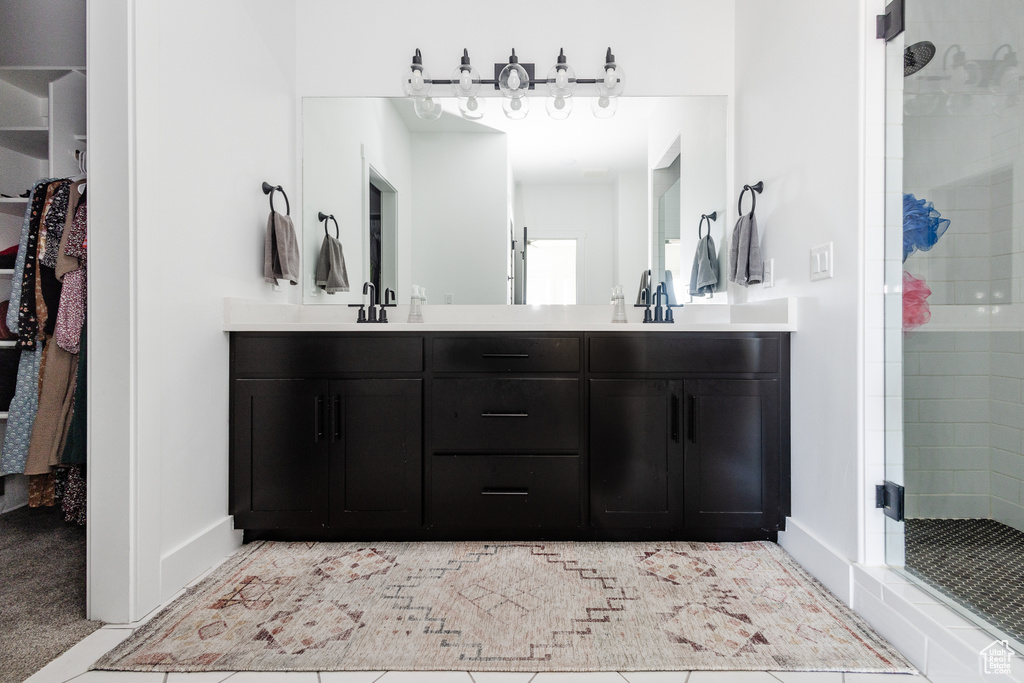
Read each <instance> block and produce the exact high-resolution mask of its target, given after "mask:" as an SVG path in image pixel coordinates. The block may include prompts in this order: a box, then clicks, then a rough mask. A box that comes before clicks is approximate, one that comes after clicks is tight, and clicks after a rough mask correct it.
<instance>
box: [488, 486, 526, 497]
mask: <svg viewBox="0 0 1024 683" xmlns="http://www.w3.org/2000/svg"><path fill="white" fill-rule="evenodd" d="M480 495H481V496H528V495H530V489H527V488H521V489H509V488H485V489H483V490H482V491H480Z"/></svg>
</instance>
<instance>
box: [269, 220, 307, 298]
mask: <svg viewBox="0 0 1024 683" xmlns="http://www.w3.org/2000/svg"><path fill="white" fill-rule="evenodd" d="M263 279H264V280H266V281H267V282H272V283H273V284H275V285H276V284H277V281H278V280H288V281H289V282H291V283H292V284H293V285H297V284H299V242H298V240H297V239H296V238H295V226H294V225H292V219H291V218H289V217H288V216H282V215H281V214H279V213H278V212H276V211H271V212H270V216H268V217H267V238H266V241H265V242H264V245H263Z"/></svg>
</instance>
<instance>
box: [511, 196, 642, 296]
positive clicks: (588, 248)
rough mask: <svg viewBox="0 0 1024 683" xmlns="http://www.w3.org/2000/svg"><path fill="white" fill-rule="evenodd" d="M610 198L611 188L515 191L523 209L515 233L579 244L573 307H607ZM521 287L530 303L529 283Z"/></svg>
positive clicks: (610, 224)
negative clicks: (518, 230) (519, 229)
mask: <svg viewBox="0 0 1024 683" xmlns="http://www.w3.org/2000/svg"><path fill="white" fill-rule="evenodd" d="M615 194H616V187H615V185H535V184H530V183H518V184H517V185H516V199H517V201H518V202H520V206H521V207H522V211H521V213H519V214H517V217H516V219H517V221H518V224H519V227H521V226H523V225H526V226H528V227H529V236H530V239H531V240H534V239H543V238H548V239H575V240H577V241H578V242H577V254H580V252H582V257H583V258H582V260H583V262H582V263H580V262H579V256H577V263H576V276H577V277H576V280H577V285H576V303H579V304H605V303H608V302H609V301H610V300H611V291H612V285H614V284H618V283H616V282H614V281H613V280H612V274H613V271H612V229H613V224H614V222H615V211H614V203H615ZM641 196H642V195H641ZM579 241H582V244H580V243H579ZM581 247H582V248H581ZM526 287H527V302H528V303H529V287H530V285H529V282H527V285H526Z"/></svg>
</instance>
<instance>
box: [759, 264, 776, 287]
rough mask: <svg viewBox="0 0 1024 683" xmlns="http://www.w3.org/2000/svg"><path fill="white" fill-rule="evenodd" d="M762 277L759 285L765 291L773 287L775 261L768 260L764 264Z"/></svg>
mask: <svg viewBox="0 0 1024 683" xmlns="http://www.w3.org/2000/svg"><path fill="white" fill-rule="evenodd" d="M763 273H764V274H763V276H762V277H761V283H762V284H763V285H764V287H765V289H767V288H768V287H774V286H775V259H773V258H770V259H768V260H766V261H765V262H764V269H763Z"/></svg>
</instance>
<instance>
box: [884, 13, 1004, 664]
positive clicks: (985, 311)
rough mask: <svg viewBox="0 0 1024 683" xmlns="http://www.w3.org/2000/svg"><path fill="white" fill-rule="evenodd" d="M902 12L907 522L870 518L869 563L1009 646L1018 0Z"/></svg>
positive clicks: (892, 351) (892, 234)
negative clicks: (875, 532)
mask: <svg viewBox="0 0 1024 683" xmlns="http://www.w3.org/2000/svg"><path fill="white" fill-rule="evenodd" d="M905 19H906V31H905V33H904V34H903V35H901V36H899V37H898V38H897V39H895V40H893V41H892V42H890V43H889V44H888V47H887V60H888V62H889V64H888V66H889V68H888V69H887V73H888V77H887V78H888V82H887V99H888V105H889V106H887V112H888V113H887V131H888V132H887V135H888V136H889V138H890V139H889V144H888V145H887V147H888V148H889V150H890V157H891V158H890V159H889V162H888V166H887V175H888V176H889V177H888V178H887V181H886V184H887V191H888V192H887V200H886V201H887V204H888V205H889V206H888V209H889V210H888V211H887V215H889V216H899V215H902V225H900V224H899V222H898V221H896V220H892V219H890V220H889V221H887V223H889V224H888V225H887V227H886V240H885V241H886V292H887V293H886V368H887V371H886V372H887V376H886V395H887V400H889V401H894V400H895V401H897V404H896V408H897V409H895V410H889V411H887V416H888V417H887V420H888V421H889V422H890V423H887V425H886V429H887V435H888V440H887V445H886V474H887V478H888V479H889V480H890V481H894V482H896V483H898V484H903V485H904V487H905V516H906V519H905V521H903V522H896V521H895V520H890V519H886V524H887V529H886V537H887V548H886V560H887V562H888V563H889V564H890V565H893V566H894V567H898V568H901V569H902V571H905V572H906V573H907V574H908V575H909V576H911V577H913V578H914V579H915V581H918V582H920V584H921V585H922V586H923V587H925V588H926V589H927V590H929V591H931V592H933V593H934V594H936V595H939V596H941V597H942V598H943V599H944V600H945V601H946V602H947V603H948V604H950V605H951V606H953V607H954V608H955V609H957V610H958V611H960V612H961V613H962V614H963V615H965V616H967V617H968V618H970V619H971V620H973V621H975V622H977V623H978V624H979V625H981V626H983V627H984V628H986V629H988V630H989V631H991V632H992V633H993V634H995V635H997V636H1000V637H1008V638H1009V639H1010V640H1011V641H1013V643H1015V645H1016V647H1015V649H1016V651H1017V652H1024V334H1022V331H1024V290H1022V284H1021V283H1022V280H1024V278H1022V276H1024V153H1022V150H1024V93H1022V83H1024V81H1022V71H1021V65H1020V64H1019V55H1018V52H1019V50H1020V47H1021V45H1022V44H1024V2H1021V1H1020V0H971V1H970V2H962V1H959V0H906V14H905ZM899 61H902V62H903V69H902V70H901V69H900V68H899ZM901 71H902V72H903V73H902V75H901V74H900V72H901ZM900 142H902V144H901V145H900V144H899V143H900ZM900 148H902V155H900ZM894 150H895V151H894ZM894 178H895V180H894ZM893 202H898V203H899V204H900V205H901V206H900V207H898V208H894V207H893V206H892V203H893Z"/></svg>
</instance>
